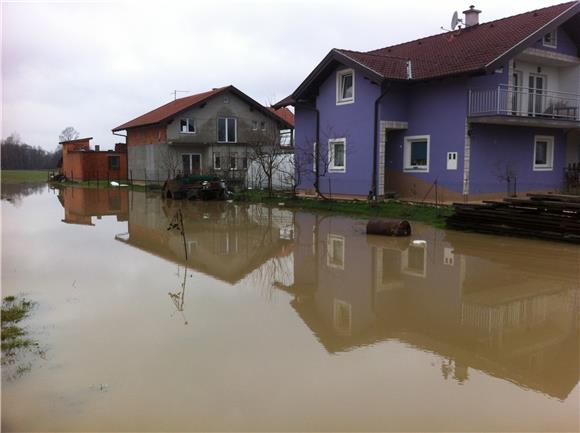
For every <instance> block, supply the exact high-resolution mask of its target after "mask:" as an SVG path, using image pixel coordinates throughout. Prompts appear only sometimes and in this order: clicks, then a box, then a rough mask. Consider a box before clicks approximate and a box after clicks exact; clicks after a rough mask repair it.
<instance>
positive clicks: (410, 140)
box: [403, 135, 431, 173]
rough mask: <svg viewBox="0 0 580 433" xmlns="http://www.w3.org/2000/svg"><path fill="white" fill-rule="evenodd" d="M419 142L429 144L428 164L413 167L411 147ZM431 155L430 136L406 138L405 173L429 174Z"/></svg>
mask: <svg viewBox="0 0 580 433" xmlns="http://www.w3.org/2000/svg"><path fill="white" fill-rule="evenodd" d="M417 141H426V142H427V164H426V165H425V166H412V165H411V145H412V143H414V142H417ZM430 154H431V136H430V135H411V136H408V137H405V141H404V146H403V171H404V172H406V173H429V163H430V159H431V158H430Z"/></svg>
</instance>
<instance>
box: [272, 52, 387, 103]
mask: <svg viewBox="0 0 580 433" xmlns="http://www.w3.org/2000/svg"><path fill="white" fill-rule="evenodd" d="M333 61H336V62H339V63H342V64H344V65H346V66H349V67H351V68H353V69H357V70H359V71H361V72H362V73H363V74H364V75H366V76H367V77H368V78H370V79H371V80H373V81H377V82H379V83H382V82H383V81H384V80H385V77H384V76H383V75H381V74H379V73H378V72H377V71H375V70H374V69H371V68H369V67H368V66H365V65H363V64H362V63H360V62H358V61H357V60H355V59H353V58H352V57H349V56H348V55H346V54H345V53H343V52H341V51H340V50H338V49H336V48H333V49H332V50H330V51H329V53H328V54H327V55H326V56H325V57H324V59H322V61H321V62H320V63H319V64H318V65H317V66H316V67H315V68H314V69H313V71H312V72H311V73H310V74H309V75H308V77H306V79H305V80H304V81H303V82H302V83H301V84H300V85H299V86H298V88H297V89H296V90H295V91H294V92H292V95H290V96H288V97H287V98H284V99H283V100H282V101H279V102H278V103H276V104H275V105H274V106H284V105H281V104H283V103H284V104H285V105H293V104H290V103H289V102H290V101H291V100H292V101H293V102H294V103H296V102H297V101H298V100H299V99H300V98H301V96H302V95H303V94H304V93H305V92H306V91H307V90H308V89H309V88H310V87H311V86H312V84H313V83H314V81H315V80H316V79H317V78H318V77H319V76H320V74H322V73H323V72H324V70H325V69H326V68H327V67H328V65H330V63H331V62H333Z"/></svg>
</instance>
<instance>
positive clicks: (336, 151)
mask: <svg viewBox="0 0 580 433" xmlns="http://www.w3.org/2000/svg"><path fill="white" fill-rule="evenodd" d="M328 157H329V166H328V170H329V171H334V172H339V173H344V172H345V171H346V139H345V138H337V139H332V140H329V141H328Z"/></svg>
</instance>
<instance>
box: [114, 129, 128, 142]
mask: <svg viewBox="0 0 580 433" xmlns="http://www.w3.org/2000/svg"><path fill="white" fill-rule="evenodd" d="M112 132H113V135H118V136H119V137H125V142H126V141H127V135H123V134H119V133H118V132H115V131H112Z"/></svg>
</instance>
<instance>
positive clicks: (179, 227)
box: [167, 209, 188, 325]
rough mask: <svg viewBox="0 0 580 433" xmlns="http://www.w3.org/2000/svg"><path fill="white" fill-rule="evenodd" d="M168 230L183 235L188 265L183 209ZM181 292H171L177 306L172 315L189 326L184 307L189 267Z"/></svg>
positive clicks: (184, 273)
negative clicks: (181, 319)
mask: <svg viewBox="0 0 580 433" xmlns="http://www.w3.org/2000/svg"><path fill="white" fill-rule="evenodd" d="M167 230H168V231H177V232H179V234H180V235H181V237H182V239H183V251H184V254H185V262H186V263H187V259H188V257H187V240H186V238H185V226H184V224H183V213H182V212H181V209H177V211H176V212H175V214H174V215H173V218H171V220H170V222H169V225H168V226H167ZM180 268H181V267H180V266H179V265H177V277H178V279H180V275H179V274H180ZM180 284H181V291H176V292H175V293H171V292H169V293H168V295H169V297H170V298H171V301H172V302H173V305H175V312H174V313H173V314H172V316H173V315H174V314H175V313H177V312H179V313H180V314H181V317H182V318H183V322H184V324H185V325H187V318H186V317H185V313H184V307H185V286H186V284H187V265H186V266H184V269H183V279H182V280H181V283H180Z"/></svg>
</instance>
